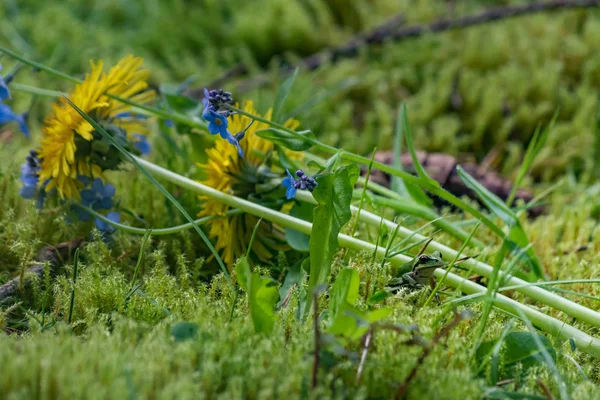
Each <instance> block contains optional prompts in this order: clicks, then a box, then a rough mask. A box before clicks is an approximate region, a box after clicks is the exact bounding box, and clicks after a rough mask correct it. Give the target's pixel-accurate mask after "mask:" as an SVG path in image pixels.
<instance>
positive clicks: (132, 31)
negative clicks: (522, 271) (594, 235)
mask: <svg viewBox="0 0 600 400" xmlns="http://www.w3.org/2000/svg"><path fill="white" fill-rule="evenodd" d="M523 3H525V2H523V1H493V0H469V1H459V2H458V1H457V2H454V1H451V0H353V1H346V0H228V1H218V0H202V1H185V0H144V1H129V0H102V1H100V0H97V1H76V0H48V1H43V2H42V1H37V0H19V1H16V0H5V1H4V2H3V3H2V16H3V19H2V20H3V23H2V24H1V32H0V41H1V42H2V43H3V44H5V45H8V46H10V47H11V48H13V49H15V50H17V51H19V52H21V53H24V54H27V55H28V56H29V57H31V58H33V59H35V60H37V61H40V62H44V63H47V64H49V65H51V66H53V67H55V68H57V69H60V70H62V71H65V72H68V73H71V74H75V75H79V76H82V75H83V74H84V73H85V71H86V70H87V69H88V65H89V64H88V63H89V60H90V59H104V60H105V61H106V62H107V63H113V62H115V61H116V60H118V59H119V58H120V57H122V56H124V55H126V54H129V53H133V54H135V55H139V56H142V57H144V58H145V60H146V66H147V67H148V68H150V69H151V71H152V82H153V84H155V85H156V86H159V85H160V84H162V83H167V82H170V83H178V82H182V81H184V80H186V79H188V78H190V81H191V87H202V86H203V85H205V84H208V83H209V82H212V81H213V80H214V79H216V78H218V77H219V76H221V75H222V74H223V73H224V72H226V71H227V70H228V69H230V68H232V67H234V66H236V65H237V64H239V63H240V62H243V63H245V64H246V65H248V66H249V67H250V76H254V75H257V74H260V73H266V74H267V76H268V81H267V83H266V84H265V85H262V86H260V87H251V85H248V84H247V81H244V79H243V78H238V79H232V80H229V81H227V83H225V84H224V85H223V86H224V88H225V89H227V90H230V91H232V92H233V93H234V97H235V98H236V99H238V100H242V99H253V100H255V101H257V104H258V106H259V110H260V111H264V110H266V109H267V108H268V107H269V106H270V105H271V104H272V102H273V98H274V91H275V90H276V88H277V87H278V86H279V85H280V84H281V82H282V80H283V79H284V78H285V76H282V75H281V74H279V73H278V72H277V70H278V66H279V65H281V63H282V62H288V63H294V62H297V61H298V60H299V59H300V58H301V57H306V56H309V55H311V54H313V53H315V52H317V51H320V50H323V49H326V48H329V47H332V46H336V45H340V44H343V43H345V42H346V41H347V40H349V39H350V38H351V37H352V36H353V35H356V34H357V33H359V32H363V31H368V30H370V29H372V28H374V27H375V26H377V25H378V24H381V23H383V22H385V21H386V20H388V19H390V18H391V17H393V16H395V15H398V14H401V15H403V17H404V18H405V20H406V22H405V26H409V25H415V24H421V23H424V22H430V21H434V20H436V19H438V18H451V17H452V18H454V17H460V16H464V15H467V14H473V13H477V12H481V11H482V10H484V9H486V8H489V7H493V6H504V5H510V4H523ZM599 17H600V12H599V11H598V10H591V9H587V10H575V11H559V12H553V13H546V14H538V15H533V16H525V17H520V18H516V19H510V20H503V21H500V22H494V23H489V24H484V25H480V26H478V27H474V28H468V29H462V30H455V31H452V32H446V33H442V34H429V35H426V36H423V37H420V38H417V39H409V40H406V41H403V42H400V43H384V44H383V45H380V46H370V47H368V48H362V49H361V52H360V55H359V56H358V57H356V58H353V59H348V60H342V61H340V62H337V63H335V64H334V65H324V66H322V67H321V68H319V69H318V70H317V71H314V72H303V73H301V74H300V77H299V79H298V80H297V82H296V84H295V87H294V90H293V92H292V96H290V98H289V99H288V102H287V104H286V110H285V111H286V112H287V114H288V115H290V116H295V117H296V118H298V119H300V121H301V122H302V125H303V126H304V127H307V128H311V129H313V130H314V131H315V132H316V133H317V134H318V135H320V137H321V138H323V139H324V140H325V141H327V142H328V143H330V144H333V145H337V146H342V147H344V148H346V149H349V150H355V151H358V152H360V153H364V154H366V153H369V152H370V151H371V150H372V149H373V148H374V147H375V146H377V147H378V149H388V148H390V147H391V142H392V136H393V127H394V120H395V118H396V113H397V109H398V106H399V105H400V103H401V102H402V101H406V102H407V104H408V107H409V108H408V110H409V118H410V121H411V123H412V125H413V129H414V132H415V135H416V144H417V146H418V147H419V148H421V149H425V150H428V151H443V152H448V153H451V154H455V155H461V157H462V158H468V159H475V160H478V161H481V160H482V159H483V158H484V157H486V155H488V154H489V153H490V151H493V152H494V154H496V157H495V164H494V165H495V166H496V167H497V168H499V169H500V170H501V171H502V172H503V173H504V174H505V175H507V176H510V174H511V173H512V172H513V171H514V170H515V167H516V166H517V165H518V163H519V162H520V160H521V157H522V155H523V152H524V147H525V146H526V144H527V142H528V140H529V139H530V138H531V136H532V134H533V132H534V130H535V128H536V126H537V125H538V124H545V123H548V122H549V121H550V119H551V118H552V115H553V114H554V113H555V111H556V110H559V117H558V123H557V125H556V127H555V129H554V130H553V131H552V133H551V135H550V137H549V143H548V146H547V147H546V148H545V149H544V150H543V151H542V154H541V155H540V156H539V157H538V159H537V160H536V164H535V166H534V168H533V176H534V177H535V178H539V179H551V178H554V177H556V176H557V175H559V174H563V173H565V172H569V173H572V174H574V175H575V176H577V177H581V178H584V179H589V178H590V177H593V176H594V175H593V174H592V173H596V172H597V168H596V166H595V160H598V158H599V157H598V148H599V141H600V140H599V134H598V114H599V113H598V109H599V105H598V89H599V88H600V40H598V38H599V37H600V18H599ZM25 75H26V74H23V79H21V78H20V77H19V79H17V80H19V81H22V82H23V81H24V82H28V83H31V84H35V85H38V86H42V87H45V88H50V89H68V87H69V86H68V83H66V82H63V81H57V80H56V79H54V78H49V77H47V76H43V75H42V74H38V75H37V76H31V75H32V74H28V75H29V76H28V77H25ZM17 101H19V100H17ZM22 101H23V102H24V103H23V105H22V107H26V106H27V104H28V103H27V101H28V100H22ZM47 111H48V104H39V105H38V106H37V107H36V108H35V111H34V112H33V113H32V123H33V124H35V123H36V122H35V121H38V122H39V121H41V120H42V118H43V115H44V114H45V113H46V112H47Z"/></svg>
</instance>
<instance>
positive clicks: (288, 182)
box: [281, 169, 318, 200]
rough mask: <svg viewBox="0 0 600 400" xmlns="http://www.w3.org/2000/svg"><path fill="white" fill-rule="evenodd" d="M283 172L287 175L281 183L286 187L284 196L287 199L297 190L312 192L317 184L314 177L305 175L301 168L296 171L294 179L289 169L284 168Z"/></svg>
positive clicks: (294, 194)
mask: <svg viewBox="0 0 600 400" xmlns="http://www.w3.org/2000/svg"><path fill="white" fill-rule="evenodd" d="M285 172H286V173H287V175H288V176H287V177H286V178H283V181H282V182H281V183H282V184H283V186H284V187H286V188H287V191H286V192H285V196H286V197H287V199H288V200H289V199H293V198H294V197H296V193H297V192H298V190H308V191H309V192H312V191H313V190H314V189H315V188H316V187H317V186H318V183H317V181H316V180H315V178H312V177H310V176H307V175H306V174H305V173H304V172H303V171H302V170H301V169H299V170H298V171H296V176H297V177H298V179H295V178H294V177H293V176H292V174H290V171H288V170H287V169H286V170H285Z"/></svg>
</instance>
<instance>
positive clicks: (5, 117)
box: [0, 66, 29, 137]
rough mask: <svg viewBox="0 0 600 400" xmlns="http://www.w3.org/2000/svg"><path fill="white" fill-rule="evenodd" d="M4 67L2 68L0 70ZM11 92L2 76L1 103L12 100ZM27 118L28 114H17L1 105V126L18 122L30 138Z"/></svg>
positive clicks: (0, 86)
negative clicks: (26, 122)
mask: <svg viewBox="0 0 600 400" xmlns="http://www.w3.org/2000/svg"><path fill="white" fill-rule="evenodd" d="M1 69H2V66H0V70H1ZM10 98H11V97H10V91H9V90H8V85H7V84H6V81H5V80H4V78H3V77H2V76H0V101H4V100H6V99H10ZM26 117H27V113H24V114H16V113H15V112H14V111H13V110H12V108H10V106H9V105H7V104H1V103H0V125H4V124H7V123H9V122H13V121H14V122H16V123H18V124H19V129H20V130H21V132H23V134H24V135H25V136H27V137H29V129H28V128H27V125H26V124H25V118H26Z"/></svg>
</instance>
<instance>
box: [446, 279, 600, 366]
mask: <svg viewBox="0 0 600 400" xmlns="http://www.w3.org/2000/svg"><path fill="white" fill-rule="evenodd" d="M445 274H446V272H445V271H444V270H442V269H436V270H435V271H434V275H435V276H436V278H438V279H441V278H442V277H443V276H444V275H445ZM444 282H445V283H447V284H448V285H449V286H452V287H454V288H457V289H459V290H460V291H461V292H463V293H466V294H468V295H477V294H479V295H480V296H485V293H486V291H487V288H485V287H483V286H481V285H478V284H476V283H475V282H471V281H470V280H468V279H465V278H463V277H461V276H459V275H456V274H453V273H452V272H449V273H448V274H447V276H446V278H445V280H444ZM493 303H494V306H496V307H498V308H500V309H502V310H504V311H507V312H509V313H511V314H514V315H521V314H522V315H524V316H526V317H527V319H529V320H530V321H531V322H533V323H534V324H535V326H537V327H539V328H541V329H542V330H544V331H545V332H548V333H549V334H551V335H553V336H556V337H559V338H561V339H564V340H569V339H572V340H573V341H574V342H575V345H576V346H577V349H579V350H582V351H585V352H586V353H588V354H591V355H592V356H594V357H596V358H600V340H599V339H597V338H595V337H593V336H590V335H588V334H587V333H585V332H583V331H580V330H579V329H577V328H575V327H573V326H571V325H568V324H566V323H564V322H562V321H560V320H558V319H556V318H554V317H550V316H548V315H546V314H543V313H541V312H539V311H537V310H534V309H533V308H531V307H528V306H526V305H524V304H521V303H519V302H517V301H515V300H513V299H510V298H508V297H506V296H504V295H502V294H500V293H497V294H496V296H495V298H494V300H493Z"/></svg>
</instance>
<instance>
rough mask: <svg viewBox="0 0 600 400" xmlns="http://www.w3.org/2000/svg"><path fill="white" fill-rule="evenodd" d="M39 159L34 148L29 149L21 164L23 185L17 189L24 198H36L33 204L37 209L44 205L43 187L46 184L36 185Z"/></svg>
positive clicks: (44, 194)
mask: <svg viewBox="0 0 600 400" xmlns="http://www.w3.org/2000/svg"><path fill="white" fill-rule="evenodd" d="M40 170H41V166H40V159H39V157H38V155H37V152H36V151H35V150H31V151H30V152H29V155H28V156H27V157H26V159H25V163H23V164H22V165H21V182H22V183H23V187H22V188H21V190H20V191H19V194H20V195H21V197H23V198H24V199H33V198H35V199H36V204H35V206H36V207H37V208H38V209H41V208H42V207H44V200H45V198H46V190H45V189H44V188H45V186H46V184H45V183H44V185H42V186H41V187H38V182H39V180H40Z"/></svg>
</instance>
